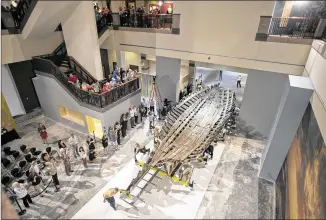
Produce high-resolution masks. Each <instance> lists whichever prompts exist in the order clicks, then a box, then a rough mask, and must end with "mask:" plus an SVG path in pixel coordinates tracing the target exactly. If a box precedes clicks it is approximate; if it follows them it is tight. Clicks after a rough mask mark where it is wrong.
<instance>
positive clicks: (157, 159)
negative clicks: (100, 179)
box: [128, 86, 235, 192]
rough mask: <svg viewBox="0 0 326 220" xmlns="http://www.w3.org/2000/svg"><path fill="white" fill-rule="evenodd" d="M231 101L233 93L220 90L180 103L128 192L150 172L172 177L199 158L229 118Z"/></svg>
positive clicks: (231, 106) (202, 91)
mask: <svg viewBox="0 0 326 220" xmlns="http://www.w3.org/2000/svg"><path fill="white" fill-rule="evenodd" d="M234 100H235V93H234V92H233V91H231V90H229V89H224V88H221V87H219V86H213V87H211V88H206V89H202V90H201V91H197V92H195V93H193V94H191V95H189V96H187V97H186V98H184V99H183V100H181V101H180V102H179V103H178V104H177V105H176V106H175V107H174V108H173V109H172V111H171V112H170V113H169V114H168V115H167V118H166V120H165V123H164V125H163V126H162V128H161V130H160V131H159V134H158V137H159V139H160V141H159V143H158V144H157V146H155V151H154V152H153V155H152V157H151V158H150V159H149V161H147V163H144V164H143V168H142V170H141V171H139V173H138V175H137V177H136V178H135V179H134V180H133V181H132V182H131V184H130V185H129V187H128V191H129V192H130V190H132V189H133V187H135V186H137V184H138V183H139V182H140V181H141V180H142V179H143V178H144V176H145V175H146V174H147V173H148V172H149V171H150V170H151V169H152V168H154V169H155V170H163V171H164V172H165V173H167V175H168V176H170V177H173V175H175V174H176V173H177V172H178V170H180V169H181V168H182V166H183V165H184V164H188V162H189V161H191V160H194V159H196V158H197V157H198V156H199V155H201V154H202V153H203V151H204V150H205V149H206V148H207V147H208V146H209V145H210V144H211V143H212V141H213V140H214V139H215V138H216V137H217V134H218V133H219V132H221V129H223V127H224V126H225V124H226V123H227V121H228V120H229V118H230V117H231V115H232V113H233V111H234V108H235V104H234ZM191 173H192V172H191ZM190 175H191V174H190ZM188 183H189V182H188Z"/></svg>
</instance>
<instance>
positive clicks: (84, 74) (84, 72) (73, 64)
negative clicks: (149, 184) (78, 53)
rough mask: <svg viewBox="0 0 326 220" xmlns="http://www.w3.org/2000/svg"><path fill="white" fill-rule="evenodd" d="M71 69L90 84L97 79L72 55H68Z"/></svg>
mask: <svg viewBox="0 0 326 220" xmlns="http://www.w3.org/2000/svg"><path fill="white" fill-rule="evenodd" d="M68 59H69V63H70V66H71V69H72V70H73V71H74V73H76V74H77V76H79V77H80V78H81V79H83V80H84V81H85V82H87V83H88V84H90V85H91V84H93V83H95V82H97V80H96V79H95V78H94V77H93V76H92V75H91V74H90V73H89V72H88V71H87V70H86V69H85V68H84V67H83V66H82V65H81V64H80V63H79V62H78V61H77V60H76V59H75V58H73V57H72V56H68Z"/></svg>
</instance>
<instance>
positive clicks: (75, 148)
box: [68, 133, 79, 159]
mask: <svg viewBox="0 0 326 220" xmlns="http://www.w3.org/2000/svg"><path fill="white" fill-rule="evenodd" d="M68 142H69V144H70V146H71V147H72V152H73V154H74V157H75V159H76V158H77V157H78V156H79V155H78V138H77V136H76V134H74V133H71V136H70V138H69V140H68Z"/></svg>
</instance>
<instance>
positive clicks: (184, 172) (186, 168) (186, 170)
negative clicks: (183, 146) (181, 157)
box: [179, 161, 193, 183]
mask: <svg viewBox="0 0 326 220" xmlns="http://www.w3.org/2000/svg"><path fill="white" fill-rule="evenodd" d="M192 172H193V166H192V165H191V164H190V163H189V162H188V161H186V162H185V163H184V164H183V165H182V167H181V168H180V169H179V180H182V179H183V178H184V177H185V178H184V179H185V180H184V181H186V182H188V183H189V182H190V178H191V175H192Z"/></svg>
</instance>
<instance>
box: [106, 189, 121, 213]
mask: <svg viewBox="0 0 326 220" xmlns="http://www.w3.org/2000/svg"><path fill="white" fill-rule="evenodd" d="M118 192H119V189H118V188H111V189H108V190H106V191H105V192H104V193H103V198H104V201H103V202H106V201H107V202H108V203H109V204H110V206H111V207H112V208H113V209H114V211H117V208H116V207H115V199H114V196H115V195H116V194H117V193H118Z"/></svg>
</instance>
